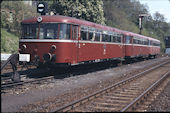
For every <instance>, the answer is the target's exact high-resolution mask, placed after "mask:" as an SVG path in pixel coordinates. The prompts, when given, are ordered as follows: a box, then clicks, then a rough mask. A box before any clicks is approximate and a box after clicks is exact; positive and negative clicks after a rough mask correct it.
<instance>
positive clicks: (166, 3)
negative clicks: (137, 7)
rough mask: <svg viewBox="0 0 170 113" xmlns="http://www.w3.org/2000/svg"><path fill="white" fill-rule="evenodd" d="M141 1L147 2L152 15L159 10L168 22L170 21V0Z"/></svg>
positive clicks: (142, 2)
mask: <svg viewBox="0 0 170 113" xmlns="http://www.w3.org/2000/svg"><path fill="white" fill-rule="evenodd" d="M139 2H140V3H141V4H147V6H148V7H149V12H150V14H151V15H152V16H153V14H154V13H155V12H156V11H157V12H159V13H160V14H163V15H164V17H165V18H166V20H165V21H166V22H170V0H139Z"/></svg>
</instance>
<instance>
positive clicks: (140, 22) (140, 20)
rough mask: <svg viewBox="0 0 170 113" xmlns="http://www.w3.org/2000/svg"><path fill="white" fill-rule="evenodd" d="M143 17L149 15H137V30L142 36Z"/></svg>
mask: <svg viewBox="0 0 170 113" xmlns="http://www.w3.org/2000/svg"><path fill="white" fill-rule="evenodd" d="M145 16H150V15H149V14H139V29H140V32H139V34H142V19H143V17H145Z"/></svg>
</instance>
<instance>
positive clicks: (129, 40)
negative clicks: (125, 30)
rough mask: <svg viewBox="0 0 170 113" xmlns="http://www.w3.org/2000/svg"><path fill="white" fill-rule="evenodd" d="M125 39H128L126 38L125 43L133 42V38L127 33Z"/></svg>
mask: <svg viewBox="0 0 170 113" xmlns="http://www.w3.org/2000/svg"><path fill="white" fill-rule="evenodd" d="M125 39H126V40H125V44H131V39H132V37H131V36H128V35H126V38H125Z"/></svg>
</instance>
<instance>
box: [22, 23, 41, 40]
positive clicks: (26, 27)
mask: <svg viewBox="0 0 170 113" xmlns="http://www.w3.org/2000/svg"><path fill="white" fill-rule="evenodd" d="M33 26H34V27H33ZM21 28H22V33H21V39H37V37H38V30H37V29H39V26H38V24H37V23H31V24H30V23H29V24H25V23H24V24H23V23H21ZM33 29H34V32H33V31H32V30H33ZM27 35H29V36H27Z"/></svg>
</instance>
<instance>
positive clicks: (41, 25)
mask: <svg viewBox="0 0 170 113" xmlns="http://www.w3.org/2000/svg"><path fill="white" fill-rule="evenodd" d="M21 25H22V36H21V39H20V41H19V48H20V53H21V54H29V55H30V57H31V61H35V60H38V61H39V62H40V63H47V62H50V63H54V64H71V65H73V64H79V63H81V62H91V61H102V60H114V59H124V58H133V57H148V56H155V55H157V54H159V53H160V41H159V40H156V39H153V38H150V37H146V36H142V35H139V34H135V33H132V32H128V31H123V30H119V29H116V28H112V27H107V26H103V25H99V24H95V23H92V22H88V21H85V20H79V19H76V18H71V17H65V16H59V15H56V16H41V17H34V18H30V19H26V20H24V21H23V22H22V23H21Z"/></svg>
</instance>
